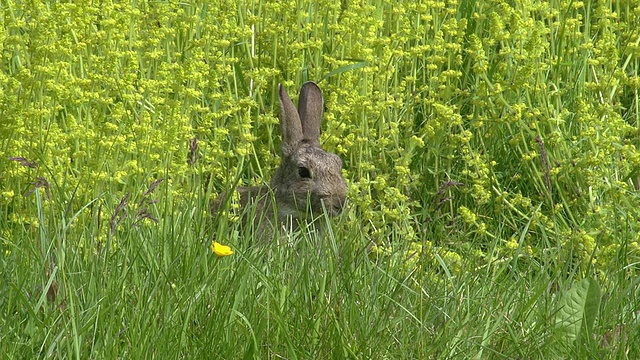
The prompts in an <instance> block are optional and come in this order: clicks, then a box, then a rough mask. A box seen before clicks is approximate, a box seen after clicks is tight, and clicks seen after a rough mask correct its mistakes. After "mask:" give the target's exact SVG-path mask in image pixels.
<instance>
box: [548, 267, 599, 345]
mask: <svg viewBox="0 0 640 360" xmlns="http://www.w3.org/2000/svg"><path fill="white" fill-rule="evenodd" d="M601 297H602V293H601V290H600V286H599V285H598V283H597V282H596V281H595V280H594V279H593V278H587V279H583V280H580V281H579V282H577V283H575V284H574V285H573V287H571V289H569V290H567V291H566V292H565V293H564V294H563V295H562V298H561V299H560V309H559V310H558V313H557V318H556V326H558V328H559V329H560V330H561V331H562V332H563V335H565V336H566V338H567V340H569V341H575V340H576V339H578V338H579V337H580V336H581V332H582V331H583V330H586V331H587V333H590V332H591V329H592V328H593V323H594V322H595V319H596V316H597V315H598V308H599V306H600V299H601Z"/></svg>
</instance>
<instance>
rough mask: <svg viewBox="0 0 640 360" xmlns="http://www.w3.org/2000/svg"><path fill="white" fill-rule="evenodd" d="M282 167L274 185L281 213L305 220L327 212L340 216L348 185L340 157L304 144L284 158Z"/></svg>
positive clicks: (274, 180)
mask: <svg viewBox="0 0 640 360" xmlns="http://www.w3.org/2000/svg"><path fill="white" fill-rule="evenodd" d="M282 165H284V166H281V168H280V169H279V171H278V173H277V174H276V176H275V177H274V179H273V184H272V185H274V187H276V194H277V195H276V197H277V198H279V199H278V206H279V211H283V212H284V213H286V214H287V215H292V216H295V217H301V218H311V217H315V216H318V215H320V214H322V213H323V211H326V212H327V214H328V215H330V216H335V215H338V214H340V212H341V211H342V208H343V206H344V202H345V198H346V192H347V184H346V182H345V180H344V178H343V177H342V160H340V158H339V157H338V156H337V155H335V154H331V153H327V152H325V151H323V150H322V149H321V148H319V147H317V146H312V145H308V144H303V145H302V146H301V147H300V148H298V151H296V152H295V154H294V155H293V156H291V157H290V158H287V159H283V164H282ZM283 205H285V206H284V208H283Z"/></svg>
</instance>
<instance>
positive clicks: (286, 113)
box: [278, 84, 303, 156]
mask: <svg viewBox="0 0 640 360" xmlns="http://www.w3.org/2000/svg"><path fill="white" fill-rule="evenodd" d="M278 93H279V96H280V130H281V131H282V145H281V146H280V149H281V151H282V154H283V155H285V156H288V155H291V154H293V152H294V150H295V149H296V147H297V146H298V143H299V142H300V141H302V138H303V135H302V125H301V124H300V115H298V110H297V109H296V106H295V105H293V101H291V98H290V97H289V94H287V90H285V89H284V87H283V86H282V84H280V85H278Z"/></svg>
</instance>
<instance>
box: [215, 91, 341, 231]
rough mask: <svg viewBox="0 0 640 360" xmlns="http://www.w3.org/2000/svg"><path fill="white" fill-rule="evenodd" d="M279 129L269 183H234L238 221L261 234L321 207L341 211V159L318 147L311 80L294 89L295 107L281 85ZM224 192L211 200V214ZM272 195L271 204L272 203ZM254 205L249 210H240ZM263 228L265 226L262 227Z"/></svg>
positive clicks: (307, 218) (317, 103)
mask: <svg viewBox="0 0 640 360" xmlns="http://www.w3.org/2000/svg"><path fill="white" fill-rule="evenodd" d="M278 94H279V97H280V129H281V132H282V145H281V148H280V150H281V161H280V166H279V167H278V169H277V170H276V172H275V174H274V176H273V179H272V180H271V182H270V184H269V186H266V185H265V186H253V187H239V188H238V192H239V194H240V206H241V208H242V210H243V212H244V217H243V223H245V224H250V223H253V226H254V230H256V231H258V232H259V233H261V234H265V233H272V232H273V230H274V228H275V227H276V226H278V227H286V228H287V229H293V230H295V229H297V228H298V226H299V223H300V222H307V223H308V222H311V221H313V220H314V219H315V218H317V217H318V216H320V215H322V214H323V213H324V211H326V213H327V214H328V215H330V216H333V215H337V214H339V213H340V212H341V211H342V207H343V205H344V202H345V198H346V191H347V185H346V182H345V180H344V178H343V177H342V161H341V160H340V158H339V157H338V156H337V155H335V154H332V153H328V152H326V151H324V150H322V148H321V147H320V128H321V123H322V112H323V102H324V99H323V97H322V92H321V91H320V88H319V87H318V85H316V84H315V83H314V82H311V81H309V82H306V83H304V85H302V88H301V89H300V97H299V100H298V109H296V107H295V105H294V104H293V101H291V98H290V97H289V95H288V94H287V91H286V90H285V89H284V87H283V86H282V84H281V85H279V86H278ZM226 198H227V196H226V195H225V194H222V195H221V196H220V197H218V199H216V200H214V202H213V203H212V209H213V212H214V213H216V212H217V209H218V208H219V207H220V205H221V204H222V203H224V201H226ZM274 200H275V206H274ZM249 204H255V212H253V211H246V210H247V205H249ZM267 227H268V231H267Z"/></svg>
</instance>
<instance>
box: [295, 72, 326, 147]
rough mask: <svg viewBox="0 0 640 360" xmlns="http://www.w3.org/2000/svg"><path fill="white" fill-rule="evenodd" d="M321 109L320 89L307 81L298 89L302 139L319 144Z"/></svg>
mask: <svg viewBox="0 0 640 360" xmlns="http://www.w3.org/2000/svg"><path fill="white" fill-rule="evenodd" d="M323 110H324V98H323V97H322V91H320V88H319V87H318V85H316V83H314V82H313V81H307V82H306V83H304V84H303V85H302V88H301V89H300V97H299V99H298V113H299V114H300V122H301V123H302V134H303V135H304V140H305V141H308V142H310V143H311V144H314V145H320V128H321V124H322V112H323Z"/></svg>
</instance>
